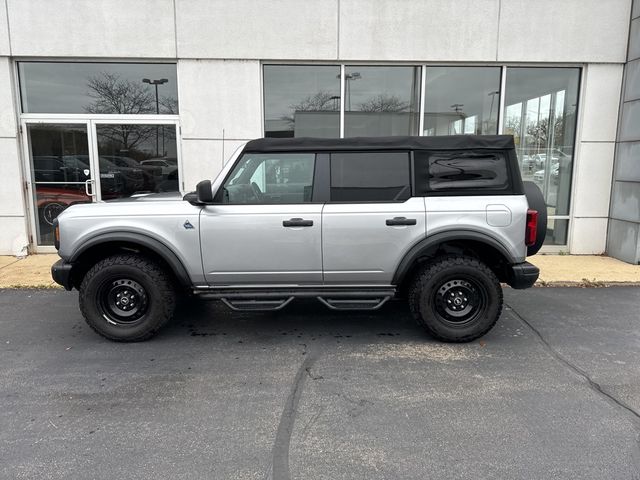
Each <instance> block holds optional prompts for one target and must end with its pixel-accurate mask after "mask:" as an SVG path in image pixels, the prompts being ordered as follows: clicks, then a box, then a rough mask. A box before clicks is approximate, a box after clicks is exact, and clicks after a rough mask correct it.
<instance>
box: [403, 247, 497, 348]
mask: <svg viewBox="0 0 640 480" xmlns="http://www.w3.org/2000/svg"><path fill="white" fill-rule="evenodd" d="M409 307H410V308H411V313H412V314H413V316H414V317H415V319H416V320H417V322H418V324H420V325H422V326H424V327H425V328H426V329H427V331H428V332H429V334H431V335H432V336H433V337H435V338H437V339H439V340H443V341H445V342H470V341H471V340H474V339H476V338H478V337H481V336H482V335H484V334H485V333H487V332H488V331H489V330H491V328H492V327H493V326H494V325H495V323H496V322H497V321H498V318H499V317H500V313H501V312H502V288H501V287H500V282H499V281H498V279H497V278H496V276H495V274H494V273H493V272H492V271H491V269H490V268H489V267H487V266H486V265H485V264H484V263H482V262H480V261H479V260H476V259H474V258H471V257H464V256H459V257H454V256H448V257H443V258H440V259H436V260H434V261H433V262H431V263H429V264H427V265H426V266H425V267H424V268H423V269H422V270H421V271H420V272H419V273H418V274H417V275H416V278H415V279H414V282H413V284H412V285H411V288H410V290H409Z"/></svg>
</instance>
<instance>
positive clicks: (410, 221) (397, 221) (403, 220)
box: [386, 217, 417, 227]
mask: <svg viewBox="0 0 640 480" xmlns="http://www.w3.org/2000/svg"><path fill="white" fill-rule="evenodd" d="M416 223H417V222H416V219H415V218H407V217H393V218H387V221H386V224H387V225H388V226H390V227H396V226H398V225H415V224H416Z"/></svg>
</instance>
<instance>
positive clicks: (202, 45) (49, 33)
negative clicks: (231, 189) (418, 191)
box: [0, 0, 640, 263]
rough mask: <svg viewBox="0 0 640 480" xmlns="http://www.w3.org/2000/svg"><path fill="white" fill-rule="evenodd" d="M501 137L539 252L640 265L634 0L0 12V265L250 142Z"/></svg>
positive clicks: (197, 174) (399, 0)
mask: <svg viewBox="0 0 640 480" xmlns="http://www.w3.org/2000/svg"><path fill="white" fill-rule="evenodd" d="M496 133H504V134H511V135H513V136H514V140H515V143H516V149H517V153H518V158H519V163H520V168H521V171H522V176H523V178H524V179H525V180H530V181H533V182H535V183H537V184H538V185H539V186H540V188H541V189H542V191H543V193H544V195H545V199H546V203H547V208H548V215H549V226H548V232H547V240H546V245H545V247H544V249H545V250H546V251H547V252H567V253H571V254H601V253H605V252H606V253H608V254H609V255H611V256H614V257H616V258H619V259H622V260H624V261H627V262H631V263H639V260H640V0H637V1H635V4H634V2H633V1H632V0H563V1H558V0H536V1H531V0H455V1H452V0H422V1H415V0H305V1H300V0H270V1H268V2H266V1H258V0H236V1H222V0H136V1H131V0H100V1H89V0H0V164H1V165H2V174H3V175H2V176H3V178H2V183H1V184H0V185H1V186H0V223H1V228H0V254H23V253H24V252H26V251H29V252H48V251H53V246H52V245H53V236H52V223H53V219H55V217H56V216H57V215H58V214H59V213H60V212H61V211H62V210H64V208H67V207H68V206H69V205H73V204H75V203H83V202H96V201H104V200H109V199H113V198H119V197H126V196H130V195H133V194H136V193H142V192H150V191H153V192H158V191H171V190H182V191H185V190H186V191H189V190H193V189H194V187H195V184H196V183H197V182H198V181H199V180H202V179H205V178H210V179H212V178H214V177H215V176H216V175H217V173H218V172H219V171H220V170H221V168H222V166H223V164H224V162H225V161H226V160H227V159H228V158H229V157H230V156H231V155H232V154H233V152H234V151H235V150H236V149H237V148H238V146H239V145H241V144H242V143H243V142H246V141H247V140H250V139H253V138H257V137H263V136H267V137H294V136H295V137H301V136H313V137H353V136H389V135H427V136H431V135H452V134H480V135H485V134H496Z"/></svg>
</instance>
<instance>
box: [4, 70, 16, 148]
mask: <svg viewBox="0 0 640 480" xmlns="http://www.w3.org/2000/svg"><path fill="white" fill-rule="evenodd" d="M13 97H14V91H13V86H12V82H11V65H10V62H9V59H8V58H0V137H15V136H16V135H17V133H18V130H17V125H18V123H17V117H16V112H15V107H14V103H13Z"/></svg>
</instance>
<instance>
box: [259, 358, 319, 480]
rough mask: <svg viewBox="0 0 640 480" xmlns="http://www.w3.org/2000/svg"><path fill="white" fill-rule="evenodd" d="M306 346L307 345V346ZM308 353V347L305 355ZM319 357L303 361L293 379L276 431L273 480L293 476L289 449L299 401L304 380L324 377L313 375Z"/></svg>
mask: <svg viewBox="0 0 640 480" xmlns="http://www.w3.org/2000/svg"><path fill="white" fill-rule="evenodd" d="M305 347H306V346H305ZM304 354H307V351H306V348H305V351H304V352H303V355H304ZM316 360H317V358H316V357H315V356H312V355H307V357H306V358H305V359H304V361H303V362H302V365H300V367H299V368H298V371H297V372H296V376H295V377H294V379H293V387H292V388H291V392H290V393H289V396H288V397H287V401H286V403H285V406H284V410H283V412H282V415H281V417H280V423H279V424H278V430H277V431H276V438H275V441H274V444H273V461H272V464H271V477H270V478H272V479H273V480H289V479H290V478H291V472H290V470H289V449H290V446H291V434H292V433H293V427H294V424H295V421H296V414H297V413H298V403H299V402H300V397H301V396H302V390H303V387H304V382H305V380H306V379H307V377H308V378H311V379H313V380H317V379H320V378H322V377H313V376H312V375H311V372H310V370H311V367H312V366H313V364H314V363H315V361H316Z"/></svg>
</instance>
